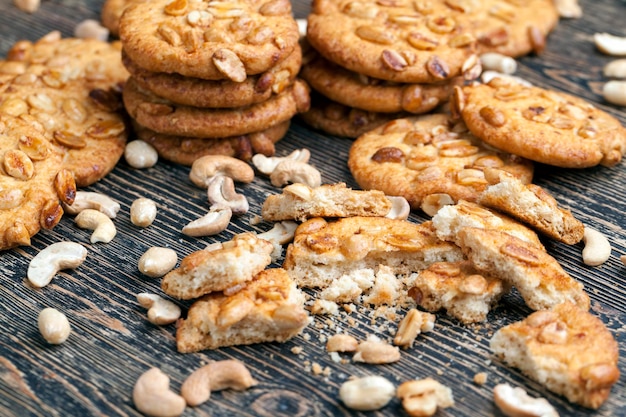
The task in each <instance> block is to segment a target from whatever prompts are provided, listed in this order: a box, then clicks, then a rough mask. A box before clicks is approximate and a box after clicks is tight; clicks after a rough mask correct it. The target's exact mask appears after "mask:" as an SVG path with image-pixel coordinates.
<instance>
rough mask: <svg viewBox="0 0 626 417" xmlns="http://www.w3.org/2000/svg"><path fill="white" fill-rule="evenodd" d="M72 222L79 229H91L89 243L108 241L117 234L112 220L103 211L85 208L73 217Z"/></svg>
mask: <svg viewBox="0 0 626 417" xmlns="http://www.w3.org/2000/svg"><path fill="white" fill-rule="evenodd" d="M74 223H76V225H77V226H78V227H80V228H81V229H89V230H93V233H92V234H91V239H90V240H91V243H96V242H104V243H109V242H110V241H112V240H113V238H114V237H115V235H116V234H117V230H116V229H115V225H114V224H113V221H112V220H111V219H110V218H109V217H108V216H107V215H106V214H104V213H102V212H99V211H97V210H93V209H85V210H83V211H81V212H80V213H78V215H77V216H76V217H75V218H74Z"/></svg>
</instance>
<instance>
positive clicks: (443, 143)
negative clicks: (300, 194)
mask: <svg viewBox="0 0 626 417" xmlns="http://www.w3.org/2000/svg"><path fill="white" fill-rule="evenodd" d="M348 167H349V169H350V172H351V173H352V176H353V177H354V179H355V180H356V182H357V183H358V184H359V186H360V187H361V188H363V189H365V190H372V189H374V190H381V191H383V192H384V193H385V194H387V195H398V196H402V197H404V198H406V199H407V200H408V202H409V204H410V205H411V207H412V208H413V209H419V208H420V206H421V204H422V201H423V200H424V198H425V197H427V196H429V195H432V194H439V193H442V194H448V195H449V196H450V197H451V198H452V199H453V200H454V201H458V200H467V201H476V199H477V198H478V196H479V195H480V193H481V192H482V191H483V190H484V189H485V188H486V187H487V185H488V184H487V180H486V179H485V176H484V174H483V169H484V168H486V167H498V168H500V169H503V170H505V171H507V172H510V173H511V174H513V175H515V176H516V177H519V178H520V180H521V181H522V182H524V183H528V182H530V181H531V179H532V174H533V165H532V163H531V162H530V161H528V160H525V159H523V158H520V157H518V156H516V155H511V154H507V153H504V152H499V151H496V150H494V149H492V148H491V147H487V146H485V145H484V144H483V142H482V141H481V140H480V139H478V138H477V137H475V136H474V135H472V134H471V133H470V132H469V131H468V130H467V127H466V126H465V125H464V124H463V123H462V122H455V121H454V120H453V119H452V117H451V116H449V115H446V114H440V113H438V114H429V115H423V116H417V117H410V118H405V119H397V120H394V121H391V122H389V123H387V124H385V125H383V126H380V127H378V128H376V129H374V130H372V131H370V132H367V133H365V134H363V135H362V136H361V137H359V138H358V139H357V140H356V141H355V142H354V143H353V144H352V146H351V148H350V154H349V157H348Z"/></svg>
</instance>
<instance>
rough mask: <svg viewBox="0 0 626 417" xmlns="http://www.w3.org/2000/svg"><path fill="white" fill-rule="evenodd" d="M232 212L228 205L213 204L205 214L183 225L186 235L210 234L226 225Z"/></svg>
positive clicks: (218, 231)
mask: <svg viewBox="0 0 626 417" xmlns="http://www.w3.org/2000/svg"><path fill="white" fill-rule="evenodd" d="M232 217H233V212H232V211H231V209H230V207H220V206H213V207H211V209H210V210H209V212H208V213H207V214H205V215H204V216H202V217H200V218H199V219H197V220H194V221H192V222H191V223H189V224H187V225H186V226H185V227H183V233H184V234H186V235H187V236H196V237H198V236H212V235H216V234H218V233H220V232H223V231H224V230H226V228H227V227H228V224H229V223H230V219H231V218H232Z"/></svg>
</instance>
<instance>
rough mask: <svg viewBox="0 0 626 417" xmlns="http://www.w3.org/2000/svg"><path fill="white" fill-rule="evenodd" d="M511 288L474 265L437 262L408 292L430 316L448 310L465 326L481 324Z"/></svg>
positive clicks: (421, 273) (420, 274) (423, 272)
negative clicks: (479, 270) (430, 313)
mask: <svg viewBox="0 0 626 417" xmlns="http://www.w3.org/2000/svg"><path fill="white" fill-rule="evenodd" d="M509 287H510V286H509V285H508V284H506V283H504V282H503V281H502V280H501V279H498V278H494V277H491V276H489V275H483V274H481V273H480V272H478V271H477V270H476V268H474V267H473V265H472V264H471V262H468V261H460V262H437V263H434V264H432V265H430V266H429V267H428V268H426V269H424V270H423V271H420V272H419V273H418V274H417V277H416V278H415V280H414V281H413V284H412V285H411V287H410V288H409V294H410V295H412V296H413V298H414V299H415V302H416V303H417V305H418V306H420V307H422V308H423V309H425V310H427V311H430V312H433V313H435V312H437V311H439V310H445V311H446V313H447V314H448V315H449V316H452V317H454V318H456V319H458V320H459V321H461V322H462V323H465V324H469V323H479V322H483V321H485V320H486V319H487V314H488V313H489V310H491V308H492V307H493V306H495V305H496V303H497V302H498V300H500V298H501V297H502V295H503V294H506V293H507V292H508V290H509Z"/></svg>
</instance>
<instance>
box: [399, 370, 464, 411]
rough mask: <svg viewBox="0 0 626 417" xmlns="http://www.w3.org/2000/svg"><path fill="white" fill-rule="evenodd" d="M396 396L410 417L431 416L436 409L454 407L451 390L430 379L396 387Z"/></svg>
mask: <svg viewBox="0 0 626 417" xmlns="http://www.w3.org/2000/svg"><path fill="white" fill-rule="evenodd" d="M396 395H397V397H398V398H400V399H401V400H402V407H403V408H404V411H406V413H407V414H408V415H409V416H411V417H418V416H419V417H422V416H432V415H433V414H435V412H436V411H437V408H447V407H451V406H453V405H454V399H453V398H452V390H450V388H448V387H446V386H445V385H442V384H441V383H439V382H437V381H435V380H434V379H432V378H425V379H420V380H412V381H407V382H404V383H402V384H401V385H400V386H399V387H398V391H397V393H396Z"/></svg>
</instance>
